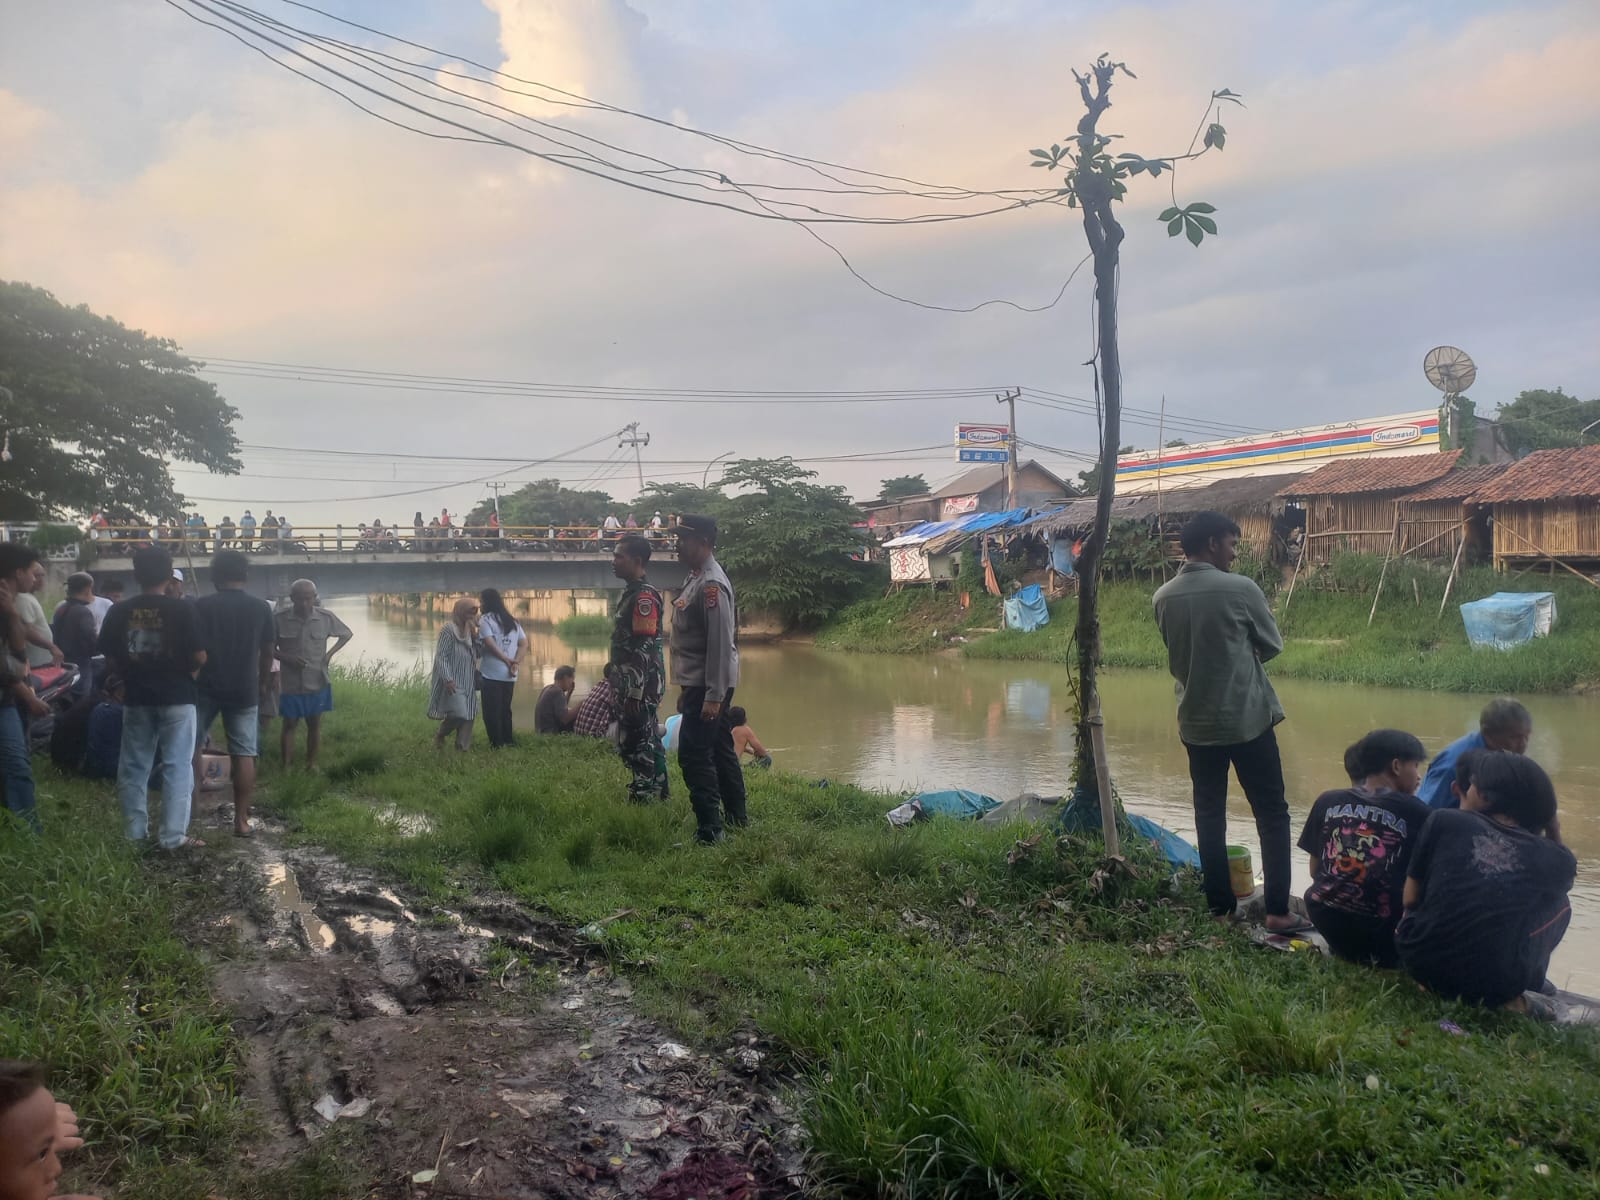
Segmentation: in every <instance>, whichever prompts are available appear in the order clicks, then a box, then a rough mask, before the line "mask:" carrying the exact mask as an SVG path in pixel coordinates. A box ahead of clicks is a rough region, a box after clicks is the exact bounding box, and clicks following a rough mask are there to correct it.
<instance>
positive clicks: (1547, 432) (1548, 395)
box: [1496, 388, 1600, 455]
mask: <svg viewBox="0 0 1600 1200" xmlns="http://www.w3.org/2000/svg"><path fill="white" fill-rule="evenodd" d="M1496 418H1497V419H1498V420H1499V422H1500V428H1501V429H1502V430H1503V431H1504V433H1505V438H1506V444H1507V445H1509V446H1510V447H1511V450H1512V452H1513V453H1514V454H1518V455H1521V454H1526V453H1528V452H1529V451H1530V450H1553V449H1558V448H1560V447H1563V446H1592V445H1595V444H1596V443H1600V399H1597V400H1579V399H1578V398H1577V397H1576V396H1569V395H1567V393H1566V392H1564V391H1562V390H1561V389H1560V388H1556V389H1555V390H1554V391H1551V390H1549V389H1547V388H1534V389H1532V390H1529V391H1526V392H1519V393H1518V394H1517V398H1516V399H1515V400H1513V401H1511V402H1510V403H1509V404H1502V405H1501V406H1500V411H1499V412H1498V413H1497V414H1496ZM1587 425H1593V426H1594V428H1593V429H1590V430H1589V432H1588V433H1582V432H1581V431H1582V430H1583V428H1584V427H1585V426H1587Z"/></svg>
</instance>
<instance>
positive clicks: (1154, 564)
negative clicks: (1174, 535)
mask: <svg viewBox="0 0 1600 1200" xmlns="http://www.w3.org/2000/svg"><path fill="white" fill-rule="evenodd" d="M1165 566H1166V552H1165V550H1164V548H1163V543H1162V540H1161V534H1160V531H1159V530H1157V529H1156V527H1155V526H1154V525H1152V524H1150V523H1149V522H1148V521H1129V520H1125V519H1122V518H1113V519H1112V521H1111V526H1110V529H1109V530H1108V531H1107V534H1106V552H1105V557H1104V558H1102V559H1101V567H1102V569H1103V571H1104V572H1105V574H1106V575H1107V576H1109V577H1110V578H1112V579H1116V578H1119V577H1122V576H1127V577H1130V578H1131V577H1133V576H1144V577H1146V578H1148V577H1150V576H1151V575H1156V574H1159V573H1160V572H1161V570H1162V568H1163V567H1165Z"/></svg>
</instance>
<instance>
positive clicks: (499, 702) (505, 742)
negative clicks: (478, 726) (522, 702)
mask: <svg viewBox="0 0 1600 1200" xmlns="http://www.w3.org/2000/svg"><path fill="white" fill-rule="evenodd" d="M516 688H517V682H516V680H514V679H485V680H484V681H483V729H484V732H485V733H487V734H488V735H489V745H491V746H509V745H511V693H512V692H514V691H516Z"/></svg>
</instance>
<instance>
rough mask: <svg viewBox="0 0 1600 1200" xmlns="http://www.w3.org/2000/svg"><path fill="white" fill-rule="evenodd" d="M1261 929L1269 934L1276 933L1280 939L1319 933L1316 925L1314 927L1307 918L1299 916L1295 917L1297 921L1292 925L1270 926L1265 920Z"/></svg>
mask: <svg viewBox="0 0 1600 1200" xmlns="http://www.w3.org/2000/svg"><path fill="white" fill-rule="evenodd" d="M1291 915H1293V914H1291ZM1261 928H1263V929H1265V930H1266V931H1267V932H1268V933H1275V934H1277V935H1278V936H1280V937H1295V936H1296V935H1298V934H1302V933H1315V932H1316V931H1317V927H1316V926H1315V925H1313V924H1312V923H1311V922H1310V921H1308V920H1307V919H1306V918H1305V917H1301V916H1297V915H1296V916H1295V921H1294V924H1292V925H1282V926H1278V925H1268V924H1267V923H1266V921H1265V920H1263V921H1262V922H1261Z"/></svg>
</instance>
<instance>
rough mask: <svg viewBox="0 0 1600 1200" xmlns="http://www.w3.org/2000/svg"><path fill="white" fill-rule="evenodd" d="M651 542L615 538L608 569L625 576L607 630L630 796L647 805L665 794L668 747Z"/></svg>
mask: <svg viewBox="0 0 1600 1200" xmlns="http://www.w3.org/2000/svg"><path fill="white" fill-rule="evenodd" d="M649 561H650V543H649V542H648V541H647V540H645V539H644V538H642V537H640V536H639V535H638V534H629V535H628V536H627V537H624V538H622V539H620V540H619V541H618V542H617V548H616V550H615V551H614V552H613V553H612V555H611V571H612V573H613V574H614V575H616V577H617V578H618V579H620V580H622V581H623V589H622V595H621V597H620V598H619V599H618V600H617V614H616V623H615V624H614V625H613V626H612V629H611V662H610V664H608V665H609V666H610V667H614V668H615V669H616V676H615V679H614V683H615V686H616V689H617V696H618V699H619V700H620V701H621V703H622V710H621V712H620V714H619V715H618V717H617V728H618V732H619V734H620V735H621V736H620V745H619V750H620V751H621V754H622V761H623V764H624V765H625V766H626V767H627V768H628V770H630V771H632V772H633V781H632V782H631V783H630V784H629V785H628V799H630V800H632V801H633V802H634V803H635V804H649V803H650V802H651V801H653V800H665V799H666V798H667V752H666V751H665V750H664V749H662V746H661V735H660V734H659V733H658V732H657V731H656V729H657V727H656V706H657V705H658V704H660V703H661V696H662V693H663V692H664V691H665V690H666V683H667V680H666V667H665V665H664V664H663V663H662V660H661V610H662V602H661V593H660V592H658V591H656V589H655V588H653V587H651V586H650V583H649V581H648V580H646V579H645V567H646V565H647V564H648V563H649Z"/></svg>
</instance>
